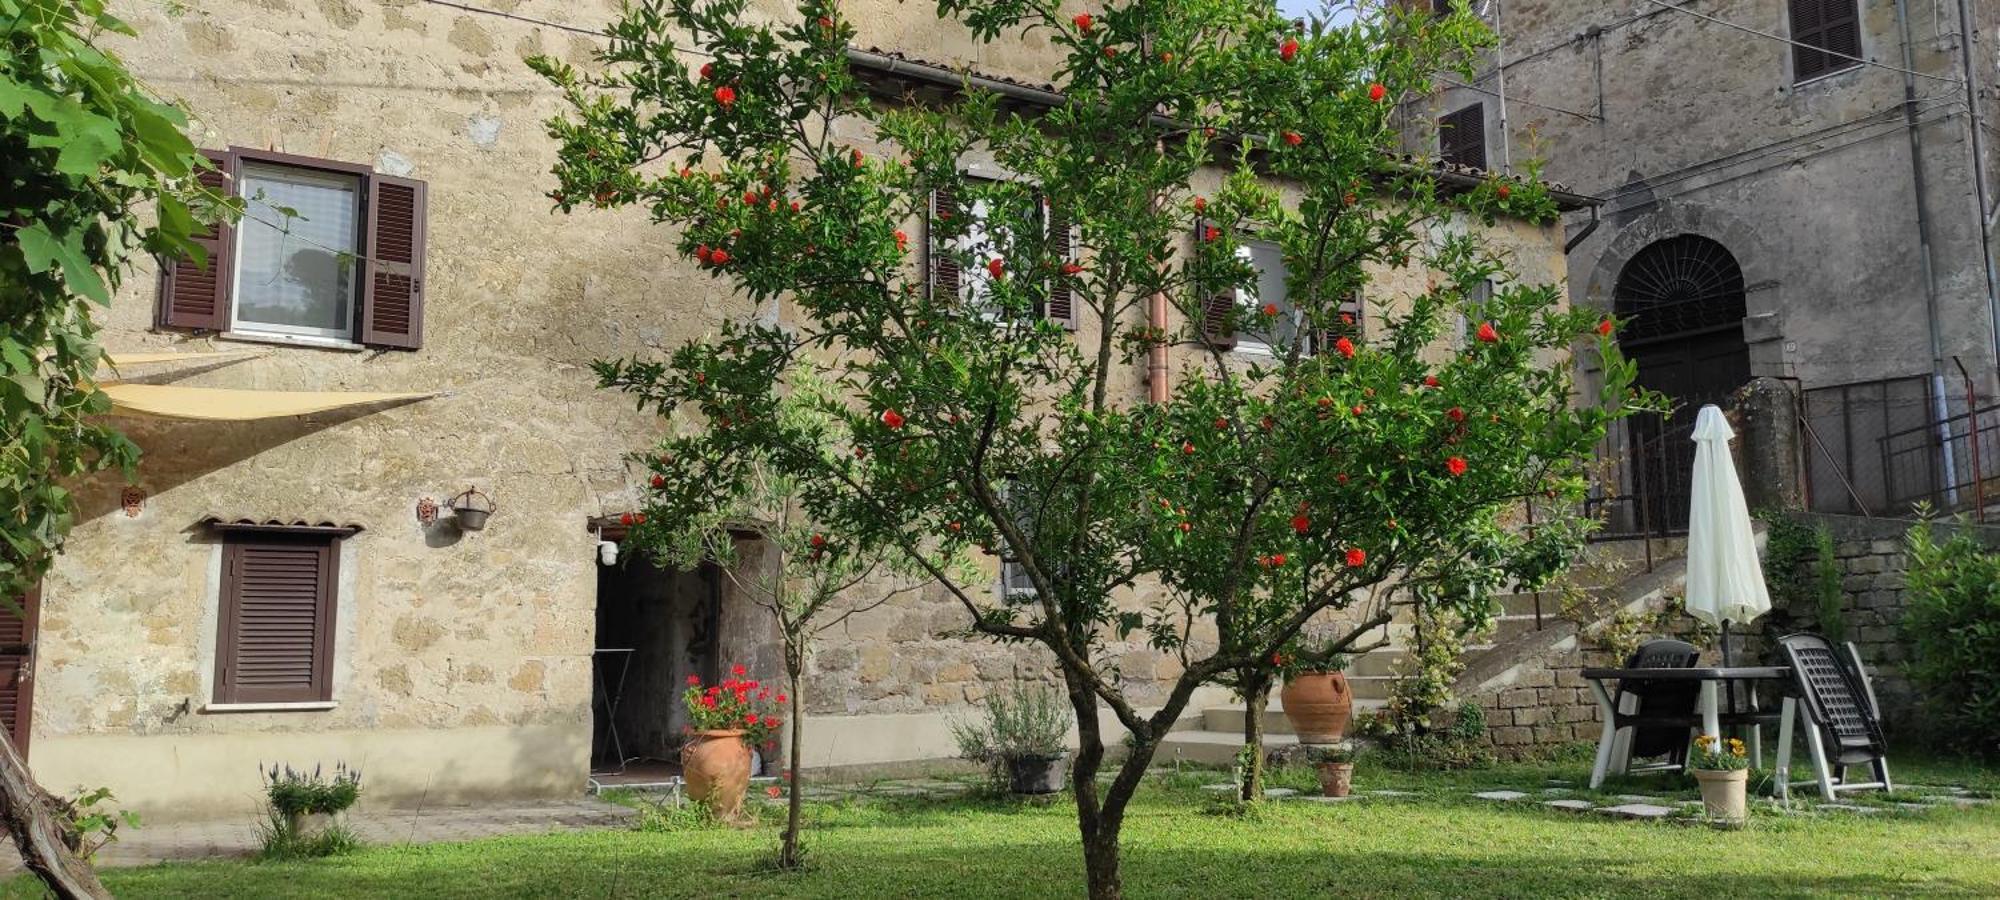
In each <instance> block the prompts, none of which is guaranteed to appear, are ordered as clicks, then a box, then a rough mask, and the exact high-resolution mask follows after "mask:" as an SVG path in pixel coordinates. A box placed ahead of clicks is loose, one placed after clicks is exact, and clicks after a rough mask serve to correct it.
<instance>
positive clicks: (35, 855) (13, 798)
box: [0, 737, 111, 900]
mask: <svg viewBox="0 0 2000 900" xmlns="http://www.w3.org/2000/svg"><path fill="white" fill-rule="evenodd" d="M58 802H59V801H57V800H56V798H54V797H52V796H50V795H49V793H48V792H47V791H44V790H42V788H41V786H40V785H37V784H35V781H34V778H32V777H31V776H29V774H28V767H27V765H26V764H25V763H23V762H22V761H21V756H20V754H18V753H15V752H14V742H13V741H10V740H7V739H6V738H4V737H0V819H5V820H6V825H7V833H8V834H9V835H12V836H13V838H14V846H15V848H16V849H18V850H19V851H20V853H21V864H22V865H23V866H25V867H27V869H28V871H30V872H33V873H34V875H35V877H37V878H40V879H41V880H42V883H43V884H45V885H48V888H49V893H51V894H53V895H55V896H56V897H58V898H60V900H76V898H86V897H88V898H105V900H109V898H110V896H111V892H110V891H107V890H105V889H104V885H103V884H102V883H101V882H99V881H98V880H97V873H96V872H94V871H92V870H91V868H90V865H89V864H88V863H86V862H84V861H83V860H82V859H80V858H79V857H78V856H77V855H76V847H74V846H72V845H71V844H70V840H71V838H69V837H68V836H66V833H65V831H64V829H63V827H62V826H61V824H59V823H58V822H57V820H56V813H55V811H56V809H57V804H58Z"/></svg>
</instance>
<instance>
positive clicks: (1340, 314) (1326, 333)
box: [1313, 291, 1361, 353]
mask: <svg viewBox="0 0 2000 900" xmlns="http://www.w3.org/2000/svg"><path fill="white" fill-rule="evenodd" d="M1314 338H1315V341H1316V343H1315V344H1314V346H1313V352H1314V353H1331V352H1333V342H1335V341H1337V340H1340V339H1341V338H1346V339H1348V340H1350V341H1353V342H1354V343H1356V344H1359V343H1361V292H1360V291H1356V292H1354V293H1353V294H1351V295H1349V296H1348V298H1347V300H1346V301H1344V302H1342V303H1341V304H1340V308H1339V309H1338V310H1336V311H1335V312H1334V317H1333V322H1332V323H1330V324H1329V325H1328V327H1326V328H1324V329H1321V330H1320V332H1319V334H1317V335H1314Z"/></svg>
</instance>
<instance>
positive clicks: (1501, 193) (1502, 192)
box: [1494, 184, 1513, 200]
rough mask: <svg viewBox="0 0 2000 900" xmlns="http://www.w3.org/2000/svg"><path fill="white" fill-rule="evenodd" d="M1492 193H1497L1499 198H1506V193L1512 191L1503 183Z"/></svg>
mask: <svg viewBox="0 0 2000 900" xmlns="http://www.w3.org/2000/svg"><path fill="white" fill-rule="evenodd" d="M1494 193H1495V194H1498V195H1499V196H1500V199H1502V200H1505V199H1507V195H1508V194H1511V193H1513V191H1510V190H1508V189H1507V186H1506V185H1504V184H1503V185H1501V186H1500V189H1499V190H1496V191H1494Z"/></svg>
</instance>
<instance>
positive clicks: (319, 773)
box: [258, 763, 361, 841]
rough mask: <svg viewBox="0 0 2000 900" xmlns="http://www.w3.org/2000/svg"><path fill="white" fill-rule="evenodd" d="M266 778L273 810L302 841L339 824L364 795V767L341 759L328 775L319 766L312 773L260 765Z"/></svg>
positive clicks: (265, 792) (265, 790)
mask: <svg viewBox="0 0 2000 900" xmlns="http://www.w3.org/2000/svg"><path fill="white" fill-rule="evenodd" d="M258 772H259V773H260V774H261V775H262V776H263V778H264V796H265V799H266V800H267V801H269V803H270V806H271V811H272V812H273V813H276V814H277V818H278V819H279V820H280V821H282V822H283V823H284V828H285V831H286V832H287V833H288V834H290V835H291V836H292V837H294V838H296V839H298V840H301V841H312V840H315V839H317V838H318V837H319V836H320V835H322V834H324V833H325V832H326V831H328V830H329V829H333V828H336V827H339V826H340V825H341V824H342V822H343V821H344V820H345V819H346V816H347V809H348V807H351V806H353V805H354V801H355V800H358V799H360V797H361V770H360V769H350V768H348V767H347V764H346V763H337V764H335V765H334V767H333V775H332V776H331V777H328V776H327V775H326V774H325V773H324V771H323V770H322V769H321V768H320V767H319V766H314V767H313V770H312V772H311V773H310V774H308V773H306V772H303V771H300V770H297V769H293V768H292V767H291V766H289V765H279V764H276V763H273V764H272V765H271V768H270V769H268V770H267V769H264V768H263V767H262V766H259V767H258Z"/></svg>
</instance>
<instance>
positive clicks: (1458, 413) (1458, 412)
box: [1444, 406, 1465, 422]
mask: <svg viewBox="0 0 2000 900" xmlns="http://www.w3.org/2000/svg"><path fill="white" fill-rule="evenodd" d="M1444 417H1445V418H1447V419H1450V420H1452V421H1454V422H1463V421H1465V410H1462V409H1459V408H1458V407H1456V406H1454V407H1452V408H1450V409H1447V410H1445V411H1444Z"/></svg>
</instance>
